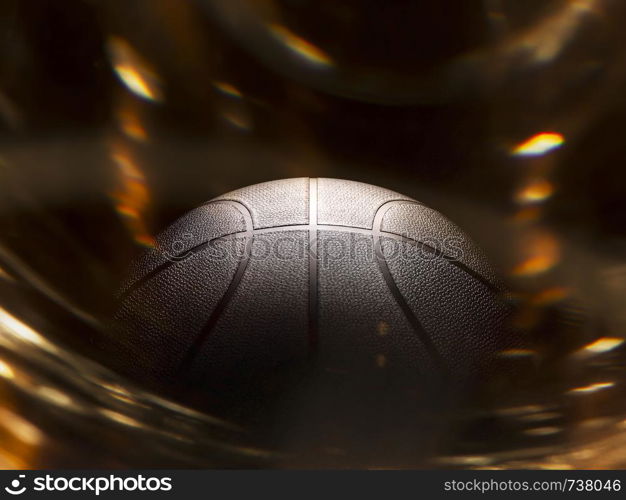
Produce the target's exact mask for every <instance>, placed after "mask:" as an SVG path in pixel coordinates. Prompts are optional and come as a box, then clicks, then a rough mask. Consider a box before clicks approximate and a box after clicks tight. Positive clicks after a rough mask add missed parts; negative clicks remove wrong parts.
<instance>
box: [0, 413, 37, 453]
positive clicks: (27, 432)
mask: <svg viewBox="0 0 626 500" xmlns="http://www.w3.org/2000/svg"><path fill="white" fill-rule="evenodd" d="M0 426H2V427H4V429H6V430H7V431H8V432H9V433H11V434H13V436H15V437H16V438H17V439H19V440H20V441H22V442H23V443H25V444H28V445H30V446H37V445H38V444H40V443H41V441H43V434H42V433H41V431H40V430H39V429H38V428H37V427H35V426H34V425H33V424H31V423H30V422H28V421H27V420H25V419H24V418H22V417H21V416H19V415H17V414H16V413H13V412H12V411H11V410H9V409H8V408H0Z"/></svg>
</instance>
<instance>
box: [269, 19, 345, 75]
mask: <svg viewBox="0 0 626 500" xmlns="http://www.w3.org/2000/svg"><path fill="white" fill-rule="evenodd" d="M270 31H271V33H272V34H273V35H274V37H275V38H276V39H277V40H278V41H280V42H281V43H283V44H284V46H285V47H287V48H288V49H289V50H290V51H291V52H293V53H294V54H295V55H297V56H299V57H301V58H302V59H304V60H306V61H307V62H309V63H311V64H313V65H315V66H318V67H322V68H327V67H330V66H332V64H333V63H332V60H331V58H330V57H329V56H328V54H326V53H325V52H324V51H322V50H321V49H319V48H317V47H316V46H315V45H313V44H311V43H310V42H307V41H306V40H304V39H303V38H300V37H299V36H298V35H296V34H295V33H292V32H291V31H289V30H288V29H287V28H285V27H284V26H281V25H279V24H272V25H271V26H270Z"/></svg>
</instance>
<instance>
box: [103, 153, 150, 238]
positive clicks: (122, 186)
mask: <svg viewBox="0 0 626 500" xmlns="http://www.w3.org/2000/svg"><path fill="white" fill-rule="evenodd" d="M111 158H112V159H113V161H114V163H115V164H116V166H117V169H118V178H119V188H118V189H117V191H116V192H114V193H113V194H112V195H111V196H112V198H113V200H114V202H115V209H116V211H117V213H118V214H120V215H121V216H122V217H123V218H124V222H125V223H126V226H127V227H128V229H129V231H130V232H131V234H132V235H133V238H134V239H135V241H136V242H137V243H139V244H140V245H143V246H147V247H152V246H154V238H153V237H152V235H151V234H150V233H149V231H148V229H147V225H146V222H145V217H144V214H145V212H146V211H147V208H148V206H149V203H150V195H149V191H148V188H147V186H146V181H145V177H144V175H143V172H142V171H141V168H140V167H139V166H138V165H137V164H136V163H135V161H134V160H133V158H132V157H131V155H130V154H129V153H128V152H127V151H125V150H124V149H123V148H121V147H120V146H114V149H113V152H112V154H111Z"/></svg>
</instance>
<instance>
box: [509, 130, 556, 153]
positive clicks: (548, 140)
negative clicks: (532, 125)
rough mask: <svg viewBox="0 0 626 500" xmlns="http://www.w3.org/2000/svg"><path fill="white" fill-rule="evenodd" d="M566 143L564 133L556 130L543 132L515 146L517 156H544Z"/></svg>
mask: <svg viewBox="0 0 626 500" xmlns="http://www.w3.org/2000/svg"><path fill="white" fill-rule="evenodd" d="M564 143H565V137H563V135H561V134H558V133H554V132H542V133H540V134H537V135H535V136H533V137H531V138H530V139H528V140H527V141H525V142H523V143H522V144H519V145H518V146H516V147H515V148H513V151H512V153H513V155H515V156H522V157H524V156H543V155H545V154H547V153H551V152H552V151H554V150H556V149H558V148H560V147H561V146H562V145H563V144H564Z"/></svg>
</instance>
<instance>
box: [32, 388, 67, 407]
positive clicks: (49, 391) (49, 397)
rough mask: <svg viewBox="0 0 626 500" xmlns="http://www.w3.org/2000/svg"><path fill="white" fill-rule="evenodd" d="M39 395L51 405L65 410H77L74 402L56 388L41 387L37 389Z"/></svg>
mask: <svg viewBox="0 0 626 500" xmlns="http://www.w3.org/2000/svg"><path fill="white" fill-rule="evenodd" d="M37 395H38V396H39V397H40V398H42V399H45V400H46V401H48V402H49V403H52V404H55V405H57V406H61V407H63V408H67V409H72V408H75V406H76V405H75V404H74V401H73V400H72V398H70V397H69V396H68V395H67V394H65V393H63V392H61V391H59V390H57V389H55V388H54V387H48V386H41V387H38V388H37Z"/></svg>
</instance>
